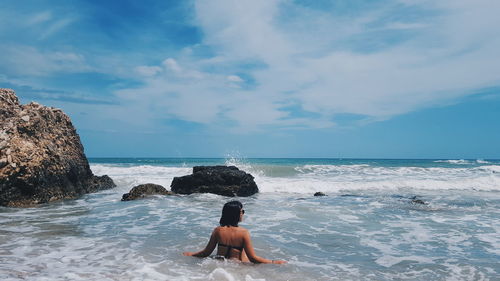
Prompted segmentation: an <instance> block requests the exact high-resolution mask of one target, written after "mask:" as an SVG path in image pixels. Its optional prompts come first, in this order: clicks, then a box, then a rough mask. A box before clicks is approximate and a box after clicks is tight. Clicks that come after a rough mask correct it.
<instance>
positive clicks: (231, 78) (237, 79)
mask: <svg viewBox="0 0 500 281" xmlns="http://www.w3.org/2000/svg"><path fill="white" fill-rule="evenodd" d="M226 79H227V81H229V82H235V83H241V82H244V81H245V80H243V79H241V77H239V76H238V75H229V76H227V77H226Z"/></svg>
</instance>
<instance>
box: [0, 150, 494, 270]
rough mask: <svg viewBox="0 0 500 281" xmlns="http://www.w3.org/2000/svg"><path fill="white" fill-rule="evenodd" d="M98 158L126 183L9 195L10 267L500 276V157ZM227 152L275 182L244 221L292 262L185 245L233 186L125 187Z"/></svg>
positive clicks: (263, 185)
mask: <svg viewBox="0 0 500 281" xmlns="http://www.w3.org/2000/svg"><path fill="white" fill-rule="evenodd" d="M90 161H91V168H92V170H93V171H94V173H96V174H108V175H110V176H111V177H112V178H113V179H114V180H115V182H116V183H117V185H118V186H117V187H116V188H114V189H112V190H106V191H103V192H99V193H95V194H90V195H86V196H84V197H82V198H80V199H78V200H71V201H63V202H58V203H55V204H50V205H43V206H40V207H36V208H27V209H11V208H0V280H97V279H99V280H426V279H427V280H500V279H499V276H500V265H499V264H498V260H500V223H499V219H500V161H498V160H434V159H433V160H372V159H368V160H358V159H178V158H176V159H137V158H133V159H90ZM214 164H234V165H237V166H238V167H240V168H241V169H244V170H245V171H248V172H250V173H252V174H253V175H254V176H255V180H256V182H257V184H258V186H259V188H260V190H261V192H260V193H259V194H257V195H255V196H251V197H247V198H239V200H241V201H242V202H243V204H244V206H245V207H244V208H245V210H246V213H245V218H244V221H243V222H242V223H241V226H243V227H245V228H247V229H249V230H250V232H251V235H252V238H253V242H254V246H255V248H256V251H257V254H259V255H261V256H263V257H266V258H270V259H285V260H288V261H289V263H288V264H287V265H284V266H277V265H242V264H238V263H235V262H220V261H217V260H214V259H210V258H208V259H198V258H193V257H184V256H182V254H181V253H182V252H183V251H195V250H199V249H201V248H203V247H204V245H205V244H206V242H207V241H208V238H209V235H210V233H211V231H212V229H213V227H215V226H216V225H217V222H218V219H219V216H220V211H221V208H222V205H223V204H224V203H225V202H226V201H228V200H229V199H228V198H226V197H222V196H218V195H212V194H195V195H189V196H168V197H154V198H151V199H146V200H140V201H132V202H121V201H120V198H121V195H122V194H123V193H126V192H128V190H130V188H131V187H133V186H134V185H137V184H140V183H147V182H152V183H158V184H162V185H163V186H165V187H167V188H168V189H169V185H170V182H171V180H172V178H173V177H174V176H182V175H185V174H190V173H191V168H192V166H194V165H214ZM316 191H322V192H324V193H326V194H327V195H328V196H326V197H313V196H312V194H313V193H314V192H316ZM414 198H416V199H419V200H422V201H424V202H425V203H426V204H416V203H414V202H412V199H414Z"/></svg>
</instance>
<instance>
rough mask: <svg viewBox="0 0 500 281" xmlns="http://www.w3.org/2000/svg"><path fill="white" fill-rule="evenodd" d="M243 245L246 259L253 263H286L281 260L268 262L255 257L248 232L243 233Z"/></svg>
mask: <svg viewBox="0 0 500 281" xmlns="http://www.w3.org/2000/svg"><path fill="white" fill-rule="evenodd" d="M243 243H244V249H245V252H246V254H247V256H248V259H249V260H250V261H251V262H253V263H277V264H283V263H286V261H282V260H268V259H265V258H262V257H259V256H257V255H256V254H255V250H254V249H253V245H252V239H251V238H250V232H248V231H245V234H244V236H243Z"/></svg>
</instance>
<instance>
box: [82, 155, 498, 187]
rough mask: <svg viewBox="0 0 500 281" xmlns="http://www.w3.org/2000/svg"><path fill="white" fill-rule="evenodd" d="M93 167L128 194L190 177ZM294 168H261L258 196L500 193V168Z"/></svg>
mask: <svg viewBox="0 0 500 281" xmlns="http://www.w3.org/2000/svg"><path fill="white" fill-rule="evenodd" d="M438 161H440V160H438ZM442 161H452V160H442ZM453 161H455V160H453ZM456 161H459V160H456ZM460 163H461V162H460ZM237 164H238V166H239V168H240V169H242V170H245V171H252V170H255V169H254V168H253V167H252V166H251V165H249V164H244V163H243V164H242V163H237ZM91 168H92V170H93V172H94V173H95V174H97V175H103V174H107V175H109V176H110V177H111V178H113V180H115V182H116V183H117V184H118V186H119V187H121V188H123V189H124V190H126V189H129V188H131V187H132V186H134V185H138V184H143V183H156V184H160V185H162V186H164V187H166V188H167V189H168V187H169V186H170V184H171V182H172V180H173V178H174V177H178V176H184V175H188V174H191V173H192V168H190V167H164V166H151V165H140V166H128V167H127V166H125V167H123V166H116V165H105V164H95V165H92V166H91ZM295 170H296V172H297V173H296V174H294V175H290V176H281V177H278V176H267V175H265V174H264V173H263V172H262V171H259V170H257V171H255V173H253V175H254V176H255V181H256V183H257V185H258V186H259V189H260V192H280V193H281V192H284V193H290V192H291V193H314V192H317V191H322V192H330V193H339V192H343V191H346V190H399V189H424V190H453V189H456V190H484V191H493V190H500V166H498V165H485V166H479V167H470V168H467V167H460V168H449V167H448V168H443V167H430V168H423V167H378V166H370V165H304V166H298V167H295Z"/></svg>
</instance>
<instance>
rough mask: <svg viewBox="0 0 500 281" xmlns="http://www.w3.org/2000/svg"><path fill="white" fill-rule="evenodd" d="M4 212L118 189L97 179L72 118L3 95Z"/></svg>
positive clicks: (0, 182)
mask: <svg viewBox="0 0 500 281" xmlns="http://www.w3.org/2000/svg"><path fill="white" fill-rule="evenodd" d="M0 143H1V144H2V145H1V147H2V148H1V150H0V162H1V164H0V206H16V207H24V206H30V205H35V204H40V203H47V202H52V201H56V200H61V199H69V198H76V197H78V196H81V195H83V194H85V193H90V192H96V191H99V190H103V189H107V188H112V187H114V186H115V184H114V183H113V181H112V180H111V179H110V178H109V177H108V176H102V177H98V176H95V175H93V174H92V171H91V170H90V167H89V163H88V160H87V158H86V157H85V154H84V151H83V146H82V144H81V142H80V137H79V136H78V134H77V132H76V130H75V128H74V127H73V124H72V123H71V120H70V119H69V117H68V116H67V115H66V114H64V113H63V112H62V111H61V110H60V109H56V108H49V107H45V106H42V105H39V104H37V103H30V104H27V105H21V104H19V100H18V99H17V96H16V95H15V93H14V91H12V90H8V89H0Z"/></svg>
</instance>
